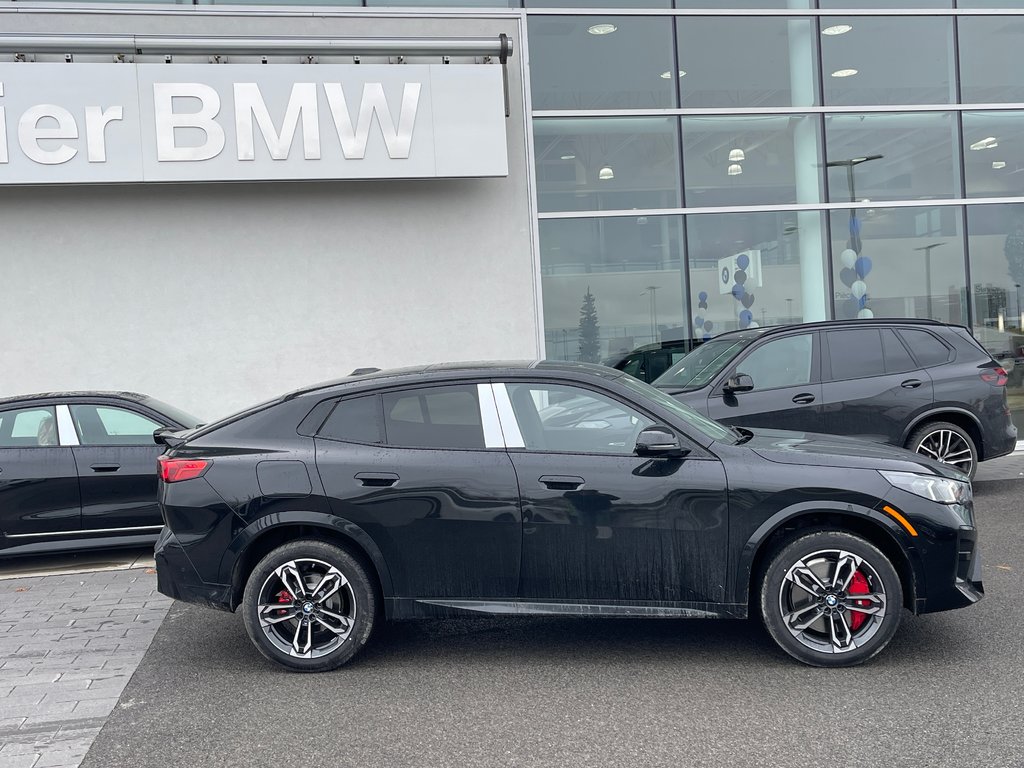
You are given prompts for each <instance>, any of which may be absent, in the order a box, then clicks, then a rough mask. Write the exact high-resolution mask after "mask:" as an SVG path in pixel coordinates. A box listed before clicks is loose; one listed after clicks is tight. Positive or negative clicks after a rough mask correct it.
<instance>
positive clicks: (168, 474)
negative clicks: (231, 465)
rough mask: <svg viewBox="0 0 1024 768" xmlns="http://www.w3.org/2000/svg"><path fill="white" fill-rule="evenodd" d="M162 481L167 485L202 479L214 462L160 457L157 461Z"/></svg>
mask: <svg viewBox="0 0 1024 768" xmlns="http://www.w3.org/2000/svg"><path fill="white" fill-rule="evenodd" d="M156 463H157V469H158V470H159V473H160V479H161V480H163V481H164V482H165V483H180V482H181V481H182V480H192V479H193V478H196V477H202V476H203V474H204V473H205V472H206V470H207V469H209V468H210V464H212V463H213V462H210V461H207V460H206V459H165V458H164V457H163V456H160V457H158V458H157V460H156Z"/></svg>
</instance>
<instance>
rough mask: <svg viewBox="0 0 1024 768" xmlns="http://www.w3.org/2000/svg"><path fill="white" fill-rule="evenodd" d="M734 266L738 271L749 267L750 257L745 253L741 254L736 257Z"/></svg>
mask: <svg viewBox="0 0 1024 768" xmlns="http://www.w3.org/2000/svg"><path fill="white" fill-rule="evenodd" d="M736 266H737V267H739V268H740V269H746V268H747V267H749V266H750V257H749V256H747V254H745V253H741V254H740V255H739V256H737V257H736Z"/></svg>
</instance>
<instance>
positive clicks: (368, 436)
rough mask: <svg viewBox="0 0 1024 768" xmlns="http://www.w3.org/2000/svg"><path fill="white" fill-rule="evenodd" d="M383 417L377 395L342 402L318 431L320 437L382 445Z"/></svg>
mask: <svg viewBox="0 0 1024 768" xmlns="http://www.w3.org/2000/svg"><path fill="white" fill-rule="evenodd" d="M383 415H384V414H383V413H382V412H381V408H380V398H379V397H378V396H377V395H365V396H364V397H353V398H351V399H349V400H342V401H341V402H340V403H338V405H337V407H336V408H335V409H334V410H333V411H332V412H331V415H330V417H329V418H328V419H327V422H326V423H325V424H324V426H323V428H322V429H321V430H320V437H327V438H330V439H331V440H344V441H346V442H351V443H383V442H384V419H383Z"/></svg>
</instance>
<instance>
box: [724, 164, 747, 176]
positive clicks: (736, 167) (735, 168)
mask: <svg viewBox="0 0 1024 768" xmlns="http://www.w3.org/2000/svg"><path fill="white" fill-rule="evenodd" d="M726 173H728V174H729V175H730V176H739V175H740V174H741V173H743V166H742V165H740V164H739V163H733V164H732V165H730V166H729V169H728V170H727V171H726Z"/></svg>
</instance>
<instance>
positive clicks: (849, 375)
mask: <svg viewBox="0 0 1024 768" xmlns="http://www.w3.org/2000/svg"><path fill="white" fill-rule="evenodd" d="M828 357H829V361H830V362H831V363H832V379H833V380H834V381H845V380H846V379H860V378H863V377H865V376H880V375H881V374H883V373H885V362H884V360H883V358H882V339H881V336H880V335H879V333H878V329H877V328H863V329H858V330H856V331H829V332H828Z"/></svg>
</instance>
